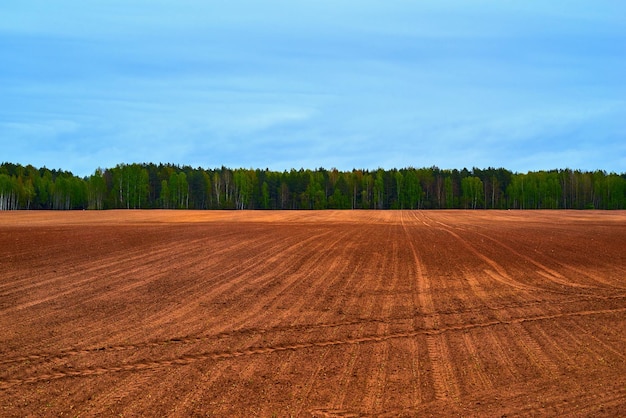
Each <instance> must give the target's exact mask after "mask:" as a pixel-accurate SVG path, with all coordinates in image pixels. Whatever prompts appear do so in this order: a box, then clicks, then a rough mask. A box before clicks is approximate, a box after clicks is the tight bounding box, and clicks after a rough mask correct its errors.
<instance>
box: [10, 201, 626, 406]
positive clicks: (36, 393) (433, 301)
mask: <svg viewBox="0 0 626 418" xmlns="http://www.w3.org/2000/svg"><path fill="white" fill-rule="evenodd" d="M67 415H70V416H141V415H144V416H180V417H186V416H262V417H271V416H280V417H282V416H315V417H333V416H334V417H339V416H342V417H351V416H389V417H391V416H431V415H432V416H441V415H444V416H450V415H452V416H458V415H462V416H498V417H499V416H502V415H507V416H516V415H524V416H527V415H533V416H536V415H541V416H625V415H626V212H598V211H590V212H570V211H554V212H544V211H532V212H524V211H504V212H497V211H472V212H468V211H432V212H420V211H387V212H377V211H323V212H208V211H207V212H191V211H189V212H184V211H107V212H4V213H0V416H67Z"/></svg>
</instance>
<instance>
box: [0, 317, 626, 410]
mask: <svg viewBox="0 0 626 418" xmlns="http://www.w3.org/2000/svg"><path fill="white" fill-rule="evenodd" d="M615 312H626V308H621V309H615V310H610V312H607V311H605V310H600V311H595V312H584V313H581V312H578V313H575V314H572V313H570V314H562V315H551V316H549V317H546V316H543V317H537V318H518V319H513V320H510V321H498V322H492V323H483V324H465V325H458V326H454V327H447V328H441V329H424V330H420V331H412V332H399V333H392V334H387V335H367V336H362V337H357V338H348V339H337V340H320V341H311V342H302V343H296V344H285V345H275V346H260V347H249V348H247V349H243V350H235V351H210V352H200V353H195V354H185V355H182V356H179V357H176V358H171V359H161V360H154V361H144V362H137V363H128V364H122V365H119V366H106V367H105V366H103V367H93V368H85V369H82V370H66V371H57V372H52V373H45V374H38V375H34V376H30V377H26V378H21V379H6V380H3V381H0V389H8V388H10V387H13V386H16V385H20V384H28V383H37V382H42V381H46V380H56V379H62V378H66V377H89V376H99V375H103V374H107V373H114V372H123V371H142V370H150V369H157V368H163V367H167V366H179V365H188V364H192V363H195V362H199V361H203V360H226V359H232V358H237V357H247V356H253V355H264V354H270V353H276V352H287V351H294V350H302V349H309V348H326V347H334V346H345V345H358V344H368V343H373V344H376V343H383V342H387V341H390V340H394V339H404V338H413V337H417V336H420V335H425V336H427V337H428V336H432V337H433V338H431V339H430V340H428V339H427V345H430V347H429V353H439V352H442V353H443V355H441V356H434V361H435V362H436V364H437V366H436V367H439V368H441V370H440V371H439V372H438V373H437V374H436V376H437V379H444V378H445V377H449V376H450V375H451V374H452V372H451V368H450V367H447V366H446V365H445V364H443V363H442V361H443V359H445V355H446V354H448V349H447V345H446V344H445V341H443V339H442V338H435V337H439V336H443V335H444V334H445V333H448V332H458V331H468V330H471V329H477V328H486V327H494V326H502V325H504V326H511V325H512V326H517V325H520V324H522V323H523V322H529V321H543V320H552V319H555V318H560V317H571V316H576V315H601V314H606V313H610V314H614V313H615ZM518 329H519V327H516V330H515V331H516V332H517V331H518ZM522 341H523V343H524V344H525V345H526V346H527V347H529V350H531V351H533V352H535V351H537V348H536V344H537V343H536V342H533V341H534V340H532V339H529V338H525V337H524V336H522ZM538 351H539V352H540V353H541V350H538ZM55 358H61V357H59V356H57V357H55ZM540 360H542V359H540ZM543 363H545V364H544V365H545V366H546V367H549V368H551V369H554V367H551V366H550V363H551V362H549V361H544V362H543ZM557 370H558V369H557ZM452 377H453V378H454V376H453V375H452ZM438 385H441V387H439V389H440V390H442V392H439V396H438V397H437V399H444V398H447V397H451V396H452V395H453V393H451V392H445V390H447V387H448V386H447V385H446V383H445V382H440V383H438Z"/></svg>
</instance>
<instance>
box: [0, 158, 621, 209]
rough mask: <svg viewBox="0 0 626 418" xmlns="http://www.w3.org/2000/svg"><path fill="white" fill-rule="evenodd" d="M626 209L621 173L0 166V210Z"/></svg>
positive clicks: (493, 170) (504, 170) (126, 165)
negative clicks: (85, 173) (77, 171)
mask: <svg viewBox="0 0 626 418" xmlns="http://www.w3.org/2000/svg"><path fill="white" fill-rule="evenodd" d="M114 208H125V209H139V208H164V209H422V208H425V209H446V208H447V209H454V208H467V209H591V208H594V209H626V174H616V173H610V174H607V173H606V172H604V171H599V170H598V171H594V172H583V171H579V170H571V169H565V170H551V171H537V172H528V173H512V172H510V171H508V170H506V169H503V168H498V169H495V168H487V169H484V170H483V169H478V168H473V169H472V170H468V169H463V170H460V171H459V170H441V169H439V168H437V167H431V168H419V169H415V168H403V169H400V170H398V169H393V170H384V169H382V168H379V169H377V170H375V171H368V170H356V169H355V170H352V171H349V172H342V171H339V170H337V169H331V170H325V169H323V168H319V169H315V170H305V169H300V170H295V169H292V170H290V171H284V172H274V171H269V170H267V169H266V170H253V169H234V170H233V169H229V168H226V167H221V168H216V169H203V168H192V167H189V166H183V167H181V166H176V165H170V164H168V165H164V164H159V165H155V164H119V165H117V166H116V167H113V168H110V169H101V168H98V169H97V170H96V171H95V172H94V173H93V174H92V175H91V176H89V177H86V178H79V177H76V176H74V175H73V174H72V173H70V172H66V171H61V170H50V169H47V168H45V167H44V168H40V169H37V168H35V167H33V166H30V165H28V166H25V167H24V166H21V165H19V164H11V163H3V164H1V165H0V210H17V209H57V210H69V209H95V210H98V209H114Z"/></svg>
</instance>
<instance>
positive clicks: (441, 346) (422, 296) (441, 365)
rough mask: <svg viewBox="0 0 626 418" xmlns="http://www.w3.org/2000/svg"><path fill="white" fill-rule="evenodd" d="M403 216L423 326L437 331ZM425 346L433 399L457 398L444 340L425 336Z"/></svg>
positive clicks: (423, 275)
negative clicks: (430, 365)
mask: <svg viewBox="0 0 626 418" xmlns="http://www.w3.org/2000/svg"><path fill="white" fill-rule="evenodd" d="M404 214H405V212H401V214H400V221H401V224H402V227H403V229H404V232H405V234H406V241H407V242H408V244H409V246H410V248H411V252H412V254H413V262H414V265H415V269H416V273H417V277H416V278H417V283H418V291H419V300H420V306H421V308H422V310H423V312H424V313H426V314H427V316H426V317H425V319H424V320H425V326H426V328H433V329H437V328H439V317H438V315H437V312H436V310H435V304H434V301H433V298H432V291H431V283H430V280H429V278H428V276H427V274H426V272H425V267H424V265H423V264H422V262H421V260H420V257H419V255H418V253H417V250H416V248H415V245H414V243H413V239H412V236H411V234H410V232H409V230H408V227H407V225H406V223H405V220H404ZM426 346H427V349H428V353H429V356H430V360H431V364H432V367H433V370H432V372H433V373H432V375H433V385H434V389H435V398H436V399H443V398H455V399H456V398H458V397H459V394H460V392H459V386H458V382H457V380H456V376H455V375H454V372H453V370H452V360H451V358H450V355H449V353H448V349H447V345H446V343H445V339H444V338H443V336H439V335H427V336H426Z"/></svg>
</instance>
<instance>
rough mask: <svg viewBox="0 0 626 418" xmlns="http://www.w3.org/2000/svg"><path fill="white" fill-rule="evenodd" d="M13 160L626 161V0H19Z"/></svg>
mask: <svg viewBox="0 0 626 418" xmlns="http://www.w3.org/2000/svg"><path fill="white" fill-rule="evenodd" d="M0 16H2V18H1V19H0V57H1V59H0V145H1V148H0V161H9V162H14V163H21V164H33V165H35V166H38V167H39V166H46V167H49V168H62V169H65V170H70V171H72V172H74V173H75V174H78V175H89V174H91V173H92V172H93V171H94V170H95V169H96V168H97V167H105V168H106V167H113V166H115V165H116V164H118V163H132V162H154V163H159V162H163V163H175V164H188V165H192V166H194V167H205V168H213V167H217V166H222V165H225V166H228V167H233V168H238V167H246V168H247V167H252V168H269V169H272V170H279V171H282V170H285V169H290V168H301V167H304V168H317V167H325V168H332V167H336V168H338V169H340V170H351V169H352V168H368V169H376V168H378V167H382V168H394V167H396V168H401V167H408V166H413V167H425V166H426V167H430V166H433V165H436V166H439V167H440V168H459V169H460V168H463V167H468V168H471V167H474V166H475V167H480V168H486V167H489V166H492V167H505V168H508V169H511V170H513V171H519V172H526V171H529V170H540V169H552V168H577V169H583V170H595V169H603V170H607V171H616V172H626V76H625V74H626V2H623V1H621V0H596V1H593V2H591V1H579V0H568V1H561V0H554V1H549V2H547V1H534V0H530V1H502V0H493V1H485V0H476V1H467V0H449V1H446V0H443V1H441V0H438V1H435V0H432V1H429V0H426V1H409V0H388V1H384V2H382V1H372V0H360V1H352V0H344V1H332V2H331V1H327V0H316V1H308V0H305V1H293V0H292V1H287V0H267V1H262V2H261V1H253V0H249V1H245V0H232V1H228V2H216V1H200V0H197V1H196V0H177V1H173V0H172V1H165V0H124V1H122V0H106V1H105V0H93V1H88V2H85V1H73V0H55V1H48V0H8V1H4V2H3V4H2V5H0Z"/></svg>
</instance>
